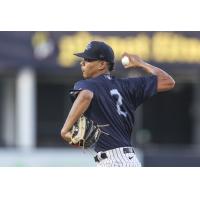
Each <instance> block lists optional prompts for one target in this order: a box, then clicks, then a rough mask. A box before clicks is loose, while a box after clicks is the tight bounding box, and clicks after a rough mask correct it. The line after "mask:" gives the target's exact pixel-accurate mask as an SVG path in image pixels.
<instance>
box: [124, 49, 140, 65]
mask: <svg viewBox="0 0 200 200" xmlns="http://www.w3.org/2000/svg"><path fill="white" fill-rule="evenodd" d="M124 56H127V57H128V58H129V63H128V64H127V65H125V66H124V68H131V67H140V66H142V65H143V63H144V61H143V60H142V58H140V57H139V56H138V55H133V54H129V53H126V52H125V53H123V54H122V58H123V57H124Z"/></svg>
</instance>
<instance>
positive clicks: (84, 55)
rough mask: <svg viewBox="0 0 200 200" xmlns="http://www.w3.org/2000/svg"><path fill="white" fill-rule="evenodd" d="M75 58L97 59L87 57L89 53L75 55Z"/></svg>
mask: <svg viewBox="0 0 200 200" xmlns="http://www.w3.org/2000/svg"><path fill="white" fill-rule="evenodd" d="M74 55H75V56H78V57H80V58H87V59H96V58H93V57H92V56H89V55H87V53H85V52H82V53H74Z"/></svg>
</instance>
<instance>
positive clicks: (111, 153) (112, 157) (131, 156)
mask: <svg viewBox="0 0 200 200" xmlns="http://www.w3.org/2000/svg"><path fill="white" fill-rule="evenodd" d="M123 148H124V147H120V148H116V149H112V150H108V151H104V153H106V155H107V158H104V159H102V158H101V157H100V154H101V153H102V152H98V153H97V156H98V158H99V162H96V164H97V167H141V163H140V162H139V160H138V159H137V157H136V155H135V153H124V151H123ZM128 148H129V147H128Z"/></svg>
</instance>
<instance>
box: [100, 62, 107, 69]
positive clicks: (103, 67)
mask: <svg viewBox="0 0 200 200" xmlns="http://www.w3.org/2000/svg"><path fill="white" fill-rule="evenodd" d="M105 68H106V62H105V61H100V62H99V69H100V70H104V69H105Z"/></svg>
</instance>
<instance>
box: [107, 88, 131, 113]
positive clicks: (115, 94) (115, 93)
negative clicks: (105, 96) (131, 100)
mask: <svg viewBox="0 0 200 200" xmlns="http://www.w3.org/2000/svg"><path fill="white" fill-rule="evenodd" d="M110 94H111V96H113V97H117V98H116V100H117V102H116V106H117V112H118V114H119V115H123V116H124V117H126V115H127V113H126V112H124V111H122V109H121V108H122V105H123V104H122V96H121V94H120V93H119V91H118V90H117V89H112V90H111V91H110Z"/></svg>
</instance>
